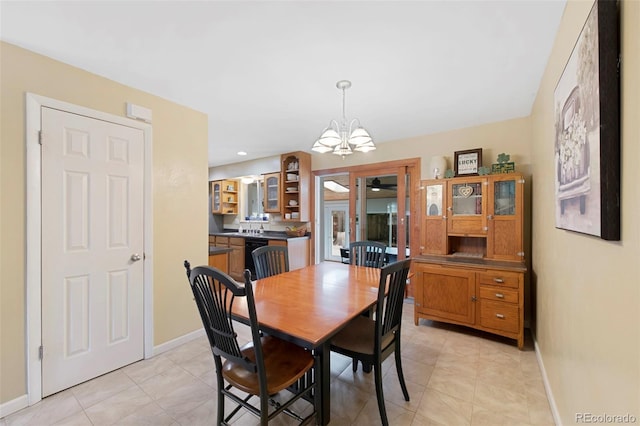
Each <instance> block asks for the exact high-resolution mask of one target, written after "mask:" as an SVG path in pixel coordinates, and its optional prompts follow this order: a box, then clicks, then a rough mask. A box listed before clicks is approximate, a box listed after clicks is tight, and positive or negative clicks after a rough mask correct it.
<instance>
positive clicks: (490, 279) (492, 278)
mask: <svg viewBox="0 0 640 426" xmlns="http://www.w3.org/2000/svg"><path fill="white" fill-rule="evenodd" d="M520 276H521V274H519V273H517V272H505V271H487V272H478V282H479V283H480V284H489V285H498V286H505V287H512V288H518V286H519V284H520Z"/></svg>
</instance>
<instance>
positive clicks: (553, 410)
mask: <svg viewBox="0 0 640 426" xmlns="http://www.w3.org/2000/svg"><path fill="white" fill-rule="evenodd" d="M531 337H532V338H533V347H534V348H535V351H536V359H537V360H538V366H539V367H540V373H541V374H542V382H543V383H544V390H545V392H546V393H547V400H549V407H550V408H551V415H552V416H553V422H554V423H555V424H556V426H562V420H561V419H560V413H559V412H558V406H557V405H556V400H555V399H554V398H553V391H552V390H551V384H550V383H549V379H548V378H547V370H545V368H544V362H543V361H542V355H540V347H539V346H538V342H537V341H536V336H535V334H533V332H532V333H531Z"/></svg>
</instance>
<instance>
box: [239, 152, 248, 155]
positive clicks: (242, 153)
mask: <svg viewBox="0 0 640 426" xmlns="http://www.w3.org/2000/svg"><path fill="white" fill-rule="evenodd" d="M238 155H247V153H246V152H244V151H238Z"/></svg>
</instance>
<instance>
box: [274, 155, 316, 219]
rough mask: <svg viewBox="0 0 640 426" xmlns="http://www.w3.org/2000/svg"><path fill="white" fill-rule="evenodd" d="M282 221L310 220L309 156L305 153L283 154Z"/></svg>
mask: <svg viewBox="0 0 640 426" xmlns="http://www.w3.org/2000/svg"><path fill="white" fill-rule="evenodd" d="M280 158H281V162H282V171H281V175H282V189H281V195H282V209H281V213H282V220H283V221H285V222H287V221H289V222H308V221H309V220H310V218H311V194H310V192H311V155H310V154H309V153H306V152H302V151H300V152H292V153H288V154H283V155H282V156H281V157H280Z"/></svg>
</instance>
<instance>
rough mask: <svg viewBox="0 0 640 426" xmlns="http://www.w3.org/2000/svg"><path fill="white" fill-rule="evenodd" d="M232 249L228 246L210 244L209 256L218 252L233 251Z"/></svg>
mask: <svg viewBox="0 0 640 426" xmlns="http://www.w3.org/2000/svg"><path fill="white" fill-rule="evenodd" d="M232 251H233V249H232V248H228V247H216V246H209V256H212V255H216V254H224V253H231V252H232Z"/></svg>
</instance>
